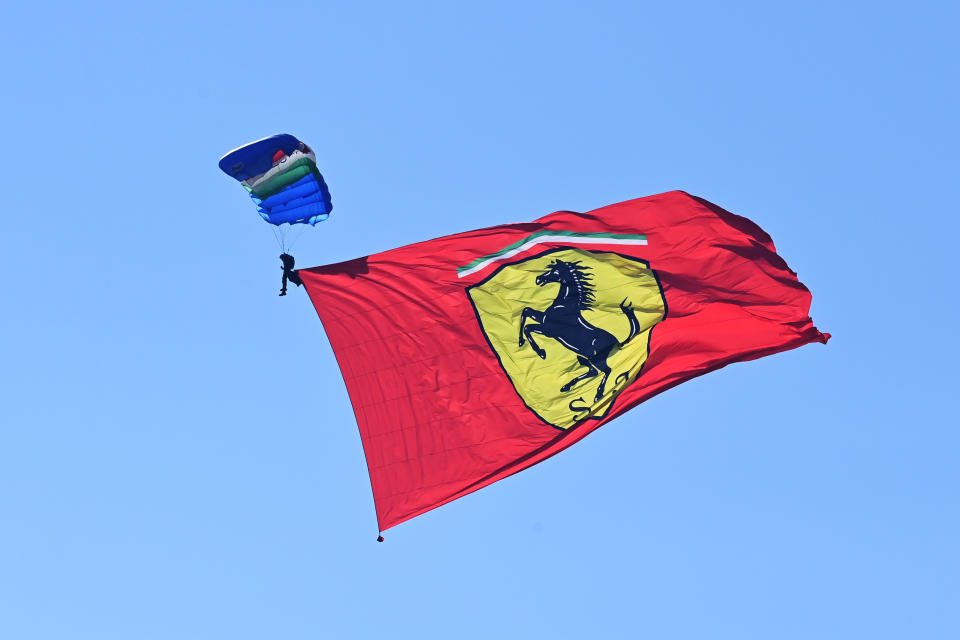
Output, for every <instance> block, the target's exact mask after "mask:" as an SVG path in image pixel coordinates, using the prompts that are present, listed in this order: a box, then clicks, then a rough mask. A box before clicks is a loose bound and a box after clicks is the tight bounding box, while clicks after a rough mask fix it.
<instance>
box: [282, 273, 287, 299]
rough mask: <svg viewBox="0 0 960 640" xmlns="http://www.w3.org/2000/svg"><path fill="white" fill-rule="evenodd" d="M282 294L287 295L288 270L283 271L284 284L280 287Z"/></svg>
mask: <svg viewBox="0 0 960 640" xmlns="http://www.w3.org/2000/svg"><path fill="white" fill-rule="evenodd" d="M280 295H282V296H285V295H287V272H286V271H284V272H283V284H282V286H281V287H280Z"/></svg>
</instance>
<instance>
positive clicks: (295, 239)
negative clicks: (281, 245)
mask: <svg viewBox="0 0 960 640" xmlns="http://www.w3.org/2000/svg"><path fill="white" fill-rule="evenodd" d="M300 226H301V227H303V228H302V229H300V233H298V234H297V235H296V236H294V238H293V240H291V241H290V244H289V246H287V249H293V245H295V244H296V243H297V240H299V239H300V238H301V237H302V236H303V232H304V231H306V230H307V227H308V225H305V224H303V225H300Z"/></svg>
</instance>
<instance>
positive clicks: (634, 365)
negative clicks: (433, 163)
mask: <svg viewBox="0 0 960 640" xmlns="http://www.w3.org/2000/svg"><path fill="white" fill-rule="evenodd" d="M299 273H300V276H301V277H302V278H303V283H304V286H306V288H307V291H308V293H309V294H310V298H311V300H312V301H313V304H314V306H315V307H316V309H317V313H318V314H319V316H320V320H321V321H322V322H323V326H324V327H325V329H326V332H327V335H328V336H329V338H330V343H331V345H332V346H333V351H334V353H335V354H336V357H337V361H338V363H339V365H340V370H341V372H342V373H343V378H344V381H345V382H346V385H347V391H348V392H349V394H350V400H351V402H352V404H353V409H354V412H355V414H356V418H357V423H358V425H359V427H360V436H361V438H362V440H363V448H364V452H365V453H366V457H367V466H368V468H369V471H370V482H371V484H372V485H373V495H374V501H375V503H376V510H377V519H378V521H379V525H380V529H381V530H385V529H388V528H390V527H392V526H394V525H396V524H399V523H401V522H403V521H404V520H407V519H409V518H412V517H414V516H416V515H419V514H421V513H423V512H425V511H428V510H430V509H433V508H434V507H437V506H440V505H442V504H444V503H446V502H449V501H451V500H454V499H456V498H459V497H460V496H463V495H466V494H467V493H470V492H472V491H476V490H477V489H479V488H481V487H484V486H486V485H488V484H490V483H492V482H496V481H497V480H500V479H501V478H505V477H506V476H509V475H511V474H514V473H516V472H517V471H520V470H521V469H524V468H526V467H529V466H531V465H534V464H536V463H538V462H540V461H541V460H544V459H545V458H548V457H550V456H552V455H554V454H555V453H557V452H559V451H560V450H562V449H565V448H566V447H569V446H570V445H571V444H573V443H574V442H576V441H578V440H579V439H580V438H582V437H584V436H585V435H587V434H588V433H590V432H591V431H593V430H594V429H596V428H597V427H599V426H600V425H602V424H604V423H605V422H607V421H609V420H612V419H613V418H615V417H617V416H619V415H620V414H622V413H623V412H625V411H627V410H628V409H630V408H632V407H634V406H636V405H637V404H639V403H641V402H643V401H644V400H646V399H647V398H649V397H651V396H653V395H654V394H657V393H660V392H661V391H664V390H665V389H668V388H670V387H672V386H674V385H676V384H679V383H681V382H683V381H685V380H689V379H690V378H693V377H695V376H699V375H701V374H704V373H707V372H708V371H712V370H714V369H718V368H720V367H723V366H724V365H727V364H730V363H731V362H736V361H740V360H750V359H753V358H758V357H760V356H765V355H768V354H772V353H777V352H779V351H785V350H787V349H793V348H795V347H799V346H801V345H804V344H807V343H808V342H824V343H825V342H826V341H827V338H828V337H829V334H823V333H820V331H818V330H817V329H816V328H815V327H814V326H813V323H812V321H811V319H810V317H809V311H810V292H809V291H808V290H807V288H806V287H804V286H803V284H801V283H800V282H799V281H798V280H797V277H796V274H795V273H794V272H793V271H791V270H790V268H789V267H787V264H786V263H785V262H784V261H783V259H782V258H780V256H778V255H777V253H776V249H775V248H774V246H773V242H772V241H771V239H770V236H768V235H767V234H766V233H765V232H764V231H763V230H762V229H760V227H758V226H757V225H755V224H754V223H752V222H751V221H750V220H747V219H746V218H742V217H740V216H736V215H733V214H731V213H729V212H727V211H724V210H723V209H721V208H720V207H717V206H716V205H713V204H711V203H709V202H707V201H706V200H702V199H700V198H696V197H693V196H690V195H688V194H686V193H684V192H681V191H672V192H669V193H664V194H660V195H656V196H650V197H647V198H640V199H638V200H631V201H629V202H622V203H620V204H614V205H610V206H608V207H603V208H601V209H597V210H595V211H591V212H589V213H575V212H570V211H559V212H557V213H552V214H550V215H548V216H545V217H543V218H540V219H539V220H537V221H536V222H533V223H529V224H512V225H503V226H499V227H491V228H487V229H480V230H477V231H468V232H466V233H460V234H457V235H453V236H447V237H444V238H437V239H435V240H429V241H427V242H421V243H418V244H413V245H409V246H406V247H401V248H399V249H394V250H392V251H386V252H384V253H379V254H376V255H372V256H369V257H366V258H359V259H357V260H351V261H349V262H342V263H340V264H333V265H328V266H324V267H316V268H313V269H303V270H301V271H300V272H299Z"/></svg>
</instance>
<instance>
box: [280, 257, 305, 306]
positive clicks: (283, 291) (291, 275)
mask: <svg viewBox="0 0 960 640" xmlns="http://www.w3.org/2000/svg"><path fill="white" fill-rule="evenodd" d="M280 262H282V263H283V266H281V267H280V268H281V269H283V286H281V287H280V295H282V296H285V295H287V280H289V281H290V282H292V283H293V284H295V285H297V286H298V287H299V286H301V285H302V284H303V280H301V279H300V276H299V275H298V274H297V272H296V271H295V270H294V268H293V265H294V264H295V260H294V259H293V256H292V255H290V254H289V253H281V254H280Z"/></svg>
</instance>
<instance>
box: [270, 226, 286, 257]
mask: <svg viewBox="0 0 960 640" xmlns="http://www.w3.org/2000/svg"><path fill="white" fill-rule="evenodd" d="M270 231H273V239H274V240H276V241H277V246H278V247H280V253H283V242H282V241H281V240H280V237H281V236H280V235H279V234H278V233H277V228H276V227H275V226H274V225H270Z"/></svg>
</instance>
